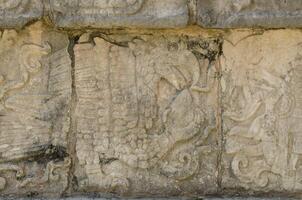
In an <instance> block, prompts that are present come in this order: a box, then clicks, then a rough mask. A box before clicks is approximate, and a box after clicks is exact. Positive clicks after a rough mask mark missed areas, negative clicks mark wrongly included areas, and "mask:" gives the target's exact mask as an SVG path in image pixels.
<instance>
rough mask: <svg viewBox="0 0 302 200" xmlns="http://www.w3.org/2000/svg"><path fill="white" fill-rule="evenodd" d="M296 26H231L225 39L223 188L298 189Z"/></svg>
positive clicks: (301, 106)
mask: <svg viewBox="0 0 302 200" xmlns="http://www.w3.org/2000/svg"><path fill="white" fill-rule="evenodd" d="M301 40H302V35H301V32H300V31H290V30H287V31H286V30H280V31H266V32H263V33H260V32H259V33H257V32H251V31H242V32H241V31H235V32H232V34H231V35H230V36H229V37H227V40H226V41H225V44H224V50H223V52H224V57H225V59H224V60H223V63H222V65H223V67H224V69H223V71H224V82H223V86H224V87H223V94H224V95H223V102H224V117H223V121H224V131H225V151H226V152H225V154H224V162H225V163H224V166H225V174H224V179H223V187H224V188H227V189H233V191H240V189H241V188H243V189H246V190H248V191H249V192H257V191H260V192H262V193H263V192H268V191H277V192H288V193H293V192H299V191H301V189H302V185H301V177H302V176H301V173H302V171H301V169H302V168H301V153H302V149H301V147H302V145H301V141H302V139H301V138H302V132H301V130H302V129H301V116H302V101H301V98H302V90H301V88H302V82H301V80H302V79H301V76H302V71H301V70H302V65H301V64H302V62H301V61H302V60H301V58H302V55H301V48H302V47H301V42H300V41H301Z"/></svg>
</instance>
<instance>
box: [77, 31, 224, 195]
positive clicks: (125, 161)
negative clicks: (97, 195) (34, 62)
mask: <svg viewBox="0 0 302 200" xmlns="http://www.w3.org/2000/svg"><path fill="white" fill-rule="evenodd" d="M84 38H85V37H84ZM219 52H220V40H218V39H216V38H214V39H212V38H198V37H196V38H189V37H178V36H165V37H164V36H150V35H149V36H147V35H129V34H128V35H110V36H107V35H102V34H100V35H99V37H95V38H94V40H93V42H91V43H89V42H84V39H80V43H79V44H77V45H76V46H75V85H76V94H77V98H78V101H77V102H78V103H77V109H76V121H77V143H76V153H77V159H78V163H77V166H76V177H77V183H78V187H79V191H93V192H114V193H118V194H123V195H145V196H148V195H189V196H190V195H197V194H204V193H213V192H215V191H216V189H217V185H216V175H217V152H218V147H217V140H218V139H217V137H218V136H217V133H216V128H215V127H216V117H215V114H216V112H215V110H216V98H217V96H216V92H217V89H216V88H217V82H216V81H215V67H214V63H215V61H216V58H217V56H218V55H219Z"/></svg>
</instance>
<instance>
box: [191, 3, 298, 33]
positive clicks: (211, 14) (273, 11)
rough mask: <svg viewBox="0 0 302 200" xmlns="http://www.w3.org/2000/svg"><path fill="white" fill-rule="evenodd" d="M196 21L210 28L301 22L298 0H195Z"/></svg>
mask: <svg viewBox="0 0 302 200" xmlns="http://www.w3.org/2000/svg"><path fill="white" fill-rule="evenodd" d="M197 10H198V11H197V12H198V14H197V16H198V17H197V18H198V24H199V25H201V26H202V27H208V28H209V27H210V28H240V27H242V28H243V27H248V28H253V27H264V28H286V27H291V28H294V27H301V26H302V11H301V10H302V2H301V1H300V0H287V1H286V0H223V1H222V0H197Z"/></svg>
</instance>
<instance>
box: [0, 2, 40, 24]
mask: <svg viewBox="0 0 302 200" xmlns="http://www.w3.org/2000/svg"><path fill="white" fill-rule="evenodd" d="M42 15H43V4H42V1H41V0H0V27H1V28H15V27H19V28H21V27H22V26H24V25H25V24H27V23H28V22H30V21H32V20H36V19H39V18H41V17H42Z"/></svg>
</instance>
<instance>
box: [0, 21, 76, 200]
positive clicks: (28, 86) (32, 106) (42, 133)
mask: <svg viewBox="0 0 302 200" xmlns="http://www.w3.org/2000/svg"><path fill="white" fill-rule="evenodd" d="M67 46H68V38H67V37H66V35H65V34H61V33H57V32H54V31H51V30H49V29H47V28H45V27H43V26H42V25H41V24H40V23H37V24H34V25H32V26H30V27H28V28H26V29H25V30H22V31H20V32H16V31H14V30H4V31H2V32H1V34H0V59H1V62H0V190H1V194H35V193H38V194H41V195H45V196H48V195H50V194H51V193H53V194H60V192H62V191H64V189H65V188H66V186H67V172H68V168H69V165H70V160H69V158H68V155H67V152H66V146H67V141H66V137H67V132H68V129H69V116H68V109H69V100H70V95H71V72H70V68H71V67H70V59H69V54H68V52H67Z"/></svg>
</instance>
